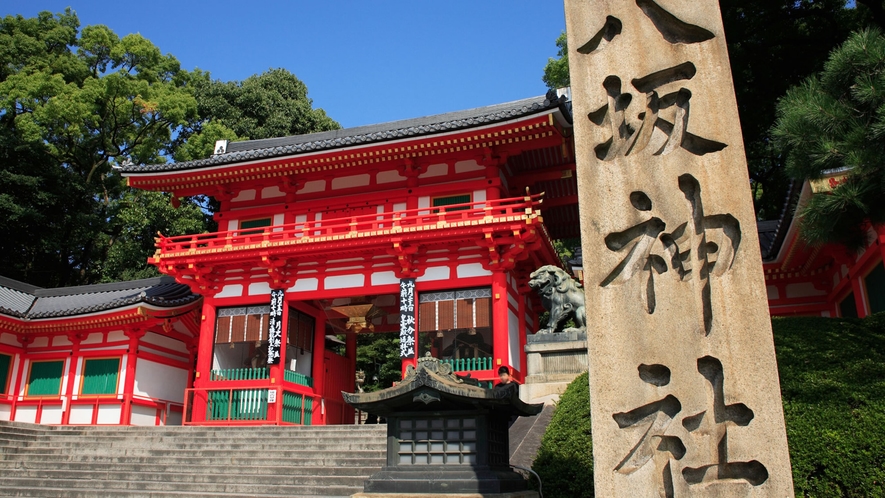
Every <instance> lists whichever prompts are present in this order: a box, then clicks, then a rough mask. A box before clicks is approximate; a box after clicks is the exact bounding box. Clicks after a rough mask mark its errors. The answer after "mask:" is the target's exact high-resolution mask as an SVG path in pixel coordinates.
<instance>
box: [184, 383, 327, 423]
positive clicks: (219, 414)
mask: <svg viewBox="0 0 885 498" xmlns="http://www.w3.org/2000/svg"><path fill="white" fill-rule="evenodd" d="M271 391H274V392H275V393H276V394H275V397H276V401H275V402H274V403H271V402H270V399H269V394H270V392H271ZM213 394H214V395H213ZM198 395H200V396H198ZM198 398H199V400H198ZM296 398H300V401H298V400H296ZM321 399H322V397H321V396H319V395H316V394H310V393H302V392H298V391H296V390H292V389H287V388H283V387H273V388H270V389H265V388H235V387H230V388H227V387H225V388H214V387H205V388H188V389H185V404H184V410H183V413H182V425H231V424H235V425H262V424H274V425H283V424H295V425H299V424H300V425H311V424H312V422H313V411H315V410H316V409H317V407H319V406H321ZM196 403H200V404H202V403H205V417H206V418H205V420H196V421H195V420H192V418H193V413H194V405H195V404H196ZM271 404H273V405H274V409H275V414H274V415H272V414H271V410H270V405H271ZM296 405H297V406H296ZM243 408H246V410H245V411H244V410H243ZM296 408H297V411H298V413H297V414H296V413H295V412H294V411H293V410H295V409H296ZM235 410H236V411H235ZM201 411H202V410H201ZM296 415H297V417H296ZM285 418H297V420H298V421H297V422H293V421H290V420H285Z"/></svg>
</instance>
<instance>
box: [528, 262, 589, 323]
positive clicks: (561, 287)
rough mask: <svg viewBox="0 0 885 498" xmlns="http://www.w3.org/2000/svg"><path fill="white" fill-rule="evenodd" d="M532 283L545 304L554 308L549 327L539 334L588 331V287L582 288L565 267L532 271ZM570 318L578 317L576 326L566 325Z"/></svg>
mask: <svg viewBox="0 0 885 498" xmlns="http://www.w3.org/2000/svg"><path fill="white" fill-rule="evenodd" d="M529 287H531V288H532V289H534V290H535V291H536V292H537V293H538V294H539V295H540V296H541V304H543V305H544V308H545V309H546V310H547V311H549V312H550V319H549V320H548V321H547V328H546V329H542V330H539V331H538V333H539V334H550V333H553V332H586V331H587V313H586V312H585V311H584V291H583V290H581V289H579V288H578V286H577V285H576V284H575V281H574V280H572V278H571V277H570V276H569V274H568V273H566V272H565V270H563V269H561V268H557V267H555V266H549V265H548V266H542V267H541V268H538V269H537V270H535V271H534V272H532V276H531V280H529ZM569 318H571V319H572V320H574V322H575V328H568V329H563V327H564V326H565V323H566V322H567V321H568V319H569Z"/></svg>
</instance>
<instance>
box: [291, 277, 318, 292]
mask: <svg viewBox="0 0 885 498" xmlns="http://www.w3.org/2000/svg"><path fill="white" fill-rule="evenodd" d="M319 283H320V281H319V279H316V278H299V279H298V280H296V281H295V285H293V286H292V287H289V292H305V291H315V290H317V288H319Z"/></svg>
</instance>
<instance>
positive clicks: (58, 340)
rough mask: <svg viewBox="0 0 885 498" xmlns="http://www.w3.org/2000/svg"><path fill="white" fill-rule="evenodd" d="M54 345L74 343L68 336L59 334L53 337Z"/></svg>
mask: <svg viewBox="0 0 885 498" xmlns="http://www.w3.org/2000/svg"><path fill="white" fill-rule="evenodd" d="M52 345H53V346H70V345H72V343H71V341H69V340H68V338H67V336H64V335H57V336H55V337H53V338H52Z"/></svg>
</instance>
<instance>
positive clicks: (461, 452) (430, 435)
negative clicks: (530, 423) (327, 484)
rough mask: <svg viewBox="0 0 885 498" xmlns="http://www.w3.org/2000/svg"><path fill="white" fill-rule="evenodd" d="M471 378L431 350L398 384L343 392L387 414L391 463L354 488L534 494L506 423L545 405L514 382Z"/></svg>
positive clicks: (368, 492)
mask: <svg viewBox="0 0 885 498" xmlns="http://www.w3.org/2000/svg"><path fill="white" fill-rule="evenodd" d="M474 384H475V382H474V381H473V380H472V379H470V378H469V377H461V376H458V375H456V374H454V373H453V372H452V369H451V366H450V365H449V364H447V363H443V362H440V361H439V360H437V359H436V358H433V357H431V356H429V355H428V356H426V357H424V358H421V359H419V361H418V367H417V368H414V367H411V366H410V367H409V368H408V370H407V373H406V377H405V378H404V379H403V380H402V382H399V383H397V385H396V386H394V387H391V388H388V389H384V390H381V391H376V392H372V393H354V394H350V393H342V394H343V395H344V399H345V401H347V403H349V404H350V405H352V406H353V407H355V408H358V409H360V410H363V411H366V412H368V413H370V414H373V415H378V416H383V417H386V418H387V464H386V465H385V466H384V468H382V469H381V471H380V472H378V473H376V474H375V475H373V476H372V477H370V478H369V479H368V480H367V481H366V485H365V493H364V494H358V495H355V496H365V497H371V496H385V495H387V494H389V493H401V494H408V495H410V496H411V495H415V494H421V495H428V496H433V495H434V494H445V495H446V496H449V495H457V494H459V493H460V494H464V493H501V494H502V495H501V496H535V495H533V494H531V493H530V494H526V489H527V483H526V481H525V480H524V479H523V477H522V476H520V475H519V474H517V473H516V472H514V471H513V470H511V468H510V462H509V448H510V438H509V432H508V430H509V425H510V420H511V419H512V418H513V417H514V416H522V417H528V416H533V415H537V414H538V413H540V412H541V410H542V409H543V405H541V404H537V405H535V404H527V403H524V402H523V401H521V400H520V399H519V393H518V390H517V389H485V388H482V387H479V386H477V385H474Z"/></svg>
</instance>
